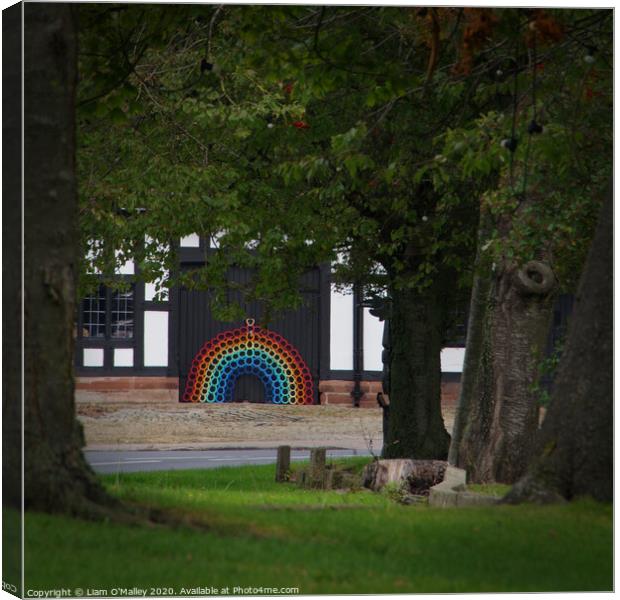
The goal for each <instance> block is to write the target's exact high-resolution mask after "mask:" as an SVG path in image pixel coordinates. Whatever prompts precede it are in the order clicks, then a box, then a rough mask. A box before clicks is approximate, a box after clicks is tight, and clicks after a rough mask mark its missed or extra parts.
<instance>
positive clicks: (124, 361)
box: [114, 348, 133, 367]
mask: <svg viewBox="0 0 620 600" xmlns="http://www.w3.org/2000/svg"><path fill="white" fill-rule="evenodd" d="M114 366H115V367H133V348H114Z"/></svg>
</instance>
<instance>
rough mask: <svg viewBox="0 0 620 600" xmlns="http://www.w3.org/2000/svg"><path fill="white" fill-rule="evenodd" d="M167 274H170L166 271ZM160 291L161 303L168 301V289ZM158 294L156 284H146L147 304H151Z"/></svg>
mask: <svg viewBox="0 0 620 600" xmlns="http://www.w3.org/2000/svg"><path fill="white" fill-rule="evenodd" d="M167 273H168V272H167V271H166V274H167ZM160 291H161V298H160V301H161V302H165V301H166V300H168V288H167V287H164V288H163V289H161V290H160ZM156 293H157V289H156V288H155V284H154V283H150V282H147V283H145V284H144V299H145V300H146V301H147V302H150V301H151V300H155V294H156Z"/></svg>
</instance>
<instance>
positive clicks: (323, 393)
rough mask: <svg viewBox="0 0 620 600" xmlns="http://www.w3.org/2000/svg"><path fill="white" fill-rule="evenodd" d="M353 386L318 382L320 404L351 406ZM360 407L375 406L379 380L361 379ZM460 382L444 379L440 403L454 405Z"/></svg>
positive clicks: (337, 381) (342, 381) (338, 381)
mask: <svg viewBox="0 0 620 600" xmlns="http://www.w3.org/2000/svg"><path fill="white" fill-rule="evenodd" d="M354 387H355V384H354V382H353V381H344V380H337V379H334V380H329V381H321V382H319V397H320V401H321V404H340V405H344V406H353V396H352V392H353V389H354ZM360 389H361V392H362V397H361V398H360V407H363V408H366V407H370V408H376V407H377V406H378V404H377V393H378V392H380V391H381V389H382V388H381V382H380V381H361V382H360ZM460 389H461V384H460V383H459V382H457V381H446V382H442V384H441V404H442V405H443V406H456V404H457V402H458V399H459V391H460Z"/></svg>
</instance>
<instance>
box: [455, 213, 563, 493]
mask: <svg viewBox="0 0 620 600" xmlns="http://www.w3.org/2000/svg"><path fill="white" fill-rule="evenodd" d="M481 218H484V216H482V217H481ZM483 237H484V236H481V238H483ZM481 271H482V269H481ZM556 289H557V282H556V279H555V276H554V275H553V272H552V270H551V268H550V267H549V265H548V264H547V263H546V262H544V261H530V262H528V263H526V264H525V265H522V266H518V265H516V264H514V263H512V264H508V263H507V264H505V265H503V266H501V267H499V268H496V269H495V271H494V272H487V273H484V272H482V273H480V274H478V275H476V278H475V281H474V286H473V290H472V300H471V306H470V320H469V324H468V327H469V330H468V337H467V351H466V357H465V364H464V366H463V380H462V386H461V393H460V398H459V407H458V410H457V417H456V421H455V428H454V432H453V435H454V437H453V442H452V445H451V448H450V456H449V459H450V462H451V463H452V464H455V465H457V466H458V467H461V468H463V469H466V470H467V473H468V478H469V479H470V480H471V481H475V482H491V481H500V482H507V483H512V482H514V481H516V480H517V479H518V478H519V477H520V476H521V475H522V474H523V473H524V472H525V469H526V467H527V465H528V464H529V460H530V458H531V455H532V451H533V445H534V440H535V435H536V431H537V429H538V411H539V407H538V402H537V398H536V396H535V393H534V392H533V390H532V384H533V383H534V382H535V381H536V380H537V378H538V376H539V373H538V365H539V362H540V360H541V358H542V356H543V353H544V350H545V345H546V341H547V335H548V332H549V327H550V324H551V318H552V316H553V301H554V297H555V292H556Z"/></svg>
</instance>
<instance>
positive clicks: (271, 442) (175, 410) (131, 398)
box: [76, 391, 453, 452]
mask: <svg viewBox="0 0 620 600" xmlns="http://www.w3.org/2000/svg"><path fill="white" fill-rule="evenodd" d="M141 398H143V399H141ZM76 400H77V402H76V404H77V412H78V418H79V420H80V421H81V422H82V424H83V425H84V432H85V435H86V444H87V446H88V448H89V449H112V448H115V447H123V448H125V449H135V450H138V449H143V450H147V449H148V450H151V449H169V450H172V449H210V448H227V447H235V448H267V447H271V448H272V447H275V446H278V445H280V444H289V445H291V446H293V447H306V448H308V447H316V446H329V447H334V448H358V449H368V448H369V445H370V446H371V447H372V449H374V450H375V451H377V452H379V451H380V448H381V443H382V437H383V434H382V413H381V409H380V408H359V409H356V408H349V407H342V406H277V405H272V404H249V403H239V404H184V403H178V402H174V401H173V400H170V398H169V397H168V396H162V395H160V396H157V395H153V393H150V394H149V393H145V392H138V391H133V392H123V393H108V394H101V393H96V392H84V391H81V392H78V393H77V395H76ZM445 419H446V426H447V427H448V430H449V431H450V430H451V429H452V423H453V411H448V412H447V414H446V415H445Z"/></svg>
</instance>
